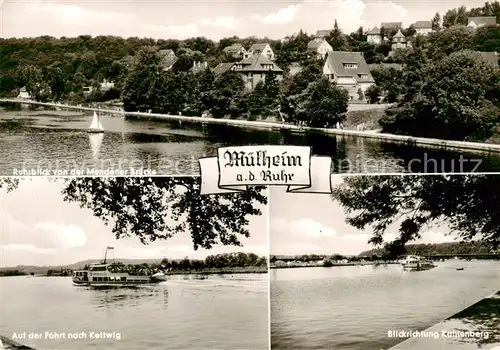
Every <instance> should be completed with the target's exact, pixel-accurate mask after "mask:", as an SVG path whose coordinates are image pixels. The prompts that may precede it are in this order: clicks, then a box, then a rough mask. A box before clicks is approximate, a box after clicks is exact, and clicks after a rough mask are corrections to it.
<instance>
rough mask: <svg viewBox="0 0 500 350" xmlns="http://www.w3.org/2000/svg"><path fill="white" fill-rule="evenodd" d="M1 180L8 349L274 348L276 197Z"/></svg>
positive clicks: (145, 183)
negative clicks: (271, 266)
mask: <svg viewBox="0 0 500 350" xmlns="http://www.w3.org/2000/svg"><path fill="white" fill-rule="evenodd" d="M199 181H200V179H199V177H178V178H167V177H161V178H147V177H135V178H132V177H129V178H124V177H122V178H117V177H107V178H103V177H101V178H75V177H73V178H44V177H38V178H34V177H31V178H0V187H1V188H0V204H1V212H0V223H1V224H0V234H1V240H0V256H1V259H0V313H1V317H0V341H1V343H0V344H3V347H1V348H2V349H3V348H5V349H32V350H34V349H36V350H41V349H51V350H68V349H71V350H79V349H81V350H87V349H92V348H96V349H110V350H113V349H119V350H126V349H129V350H137V349H148V350H164V349H175V350H178V349H193V350H195V349H200V350H202V349H203V350H206V349H256V350H262V349H268V348H269V299H268V293H269V288H268V273H267V272H268V254H269V249H268V235H267V232H268V230H267V225H268V216H267V215H268V209H267V189H266V188H257V187H256V188H252V189H249V190H248V191H246V192H244V193H237V194H228V195H207V196H200V195H199Z"/></svg>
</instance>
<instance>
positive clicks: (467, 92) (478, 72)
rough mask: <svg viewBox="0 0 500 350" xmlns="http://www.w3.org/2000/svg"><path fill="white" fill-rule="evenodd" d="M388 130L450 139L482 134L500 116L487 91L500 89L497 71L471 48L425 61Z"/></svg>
mask: <svg viewBox="0 0 500 350" xmlns="http://www.w3.org/2000/svg"><path fill="white" fill-rule="evenodd" d="M419 73H420V74H419V76H420V78H419V80H418V81H415V82H414V84H416V85H417V87H416V88H415V91H416V92H415V95H414V97H413V98H412V100H411V101H409V102H405V103H404V105H403V110H402V112H401V113H400V114H399V115H398V116H397V118H396V120H395V122H394V123H393V124H385V126H384V129H385V130H386V131H389V132H396V133H404V134H410V135H414V136H424V137H437V138H444V139H451V140H485V139H487V138H488V137H490V136H491V134H492V133H493V131H494V129H495V127H496V125H497V124H498V122H499V121H500V112H499V109H498V108H497V107H496V106H495V104H494V102H493V101H492V100H490V98H491V97H490V95H489V92H490V91H497V92H498V91H500V90H499V88H500V85H499V84H500V82H499V79H498V71H497V68H495V67H494V66H493V65H491V64H489V63H487V62H486V61H484V59H483V58H482V56H481V55H480V54H478V53H476V52H472V51H468V50H465V51H460V52H455V53H452V54H451V55H449V56H447V57H445V58H444V59H442V60H439V61H437V62H429V63H427V64H426V65H425V66H424V68H423V69H422V70H420V72H419Z"/></svg>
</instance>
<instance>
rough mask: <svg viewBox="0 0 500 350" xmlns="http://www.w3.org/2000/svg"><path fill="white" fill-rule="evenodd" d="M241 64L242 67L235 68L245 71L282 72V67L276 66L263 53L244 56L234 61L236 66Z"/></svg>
mask: <svg viewBox="0 0 500 350" xmlns="http://www.w3.org/2000/svg"><path fill="white" fill-rule="evenodd" d="M239 65H241V66H242V68H236V70H237V71H240V72H241V71H245V72H269V71H273V72H283V69H281V68H280V67H278V66H277V65H276V64H275V63H274V62H273V61H271V60H270V59H269V58H267V57H266V56H265V55H263V54H260V55H255V56H252V57H249V58H245V59H244V60H241V61H240V62H238V63H236V66H237V67H238V66H239ZM265 66H271V67H272V68H271V69H269V68H266V67H265Z"/></svg>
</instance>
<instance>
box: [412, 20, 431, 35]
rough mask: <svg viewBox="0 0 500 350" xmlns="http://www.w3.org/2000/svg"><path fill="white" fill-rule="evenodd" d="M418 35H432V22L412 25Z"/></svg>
mask: <svg viewBox="0 0 500 350" xmlns="http://www.w3.org/2000/svg"><path fill="white" fill-rule="evenodd" d="M412 27H413V28H414V29H415V32H416V34H417V35H427V34H429V33H432V23H431V21H416V22H415V23H413V24H412Z"/></svg>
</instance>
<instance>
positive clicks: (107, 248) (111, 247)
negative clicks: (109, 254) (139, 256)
mask: <svg viewBox="0 0 500 350" xmlns="http://www.w3.org/2000/svg"><path fill="white" fill-rule="evenodd" d="M106 249H108V250H110V249H115V247H108V248H106Z"/></svg>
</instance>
